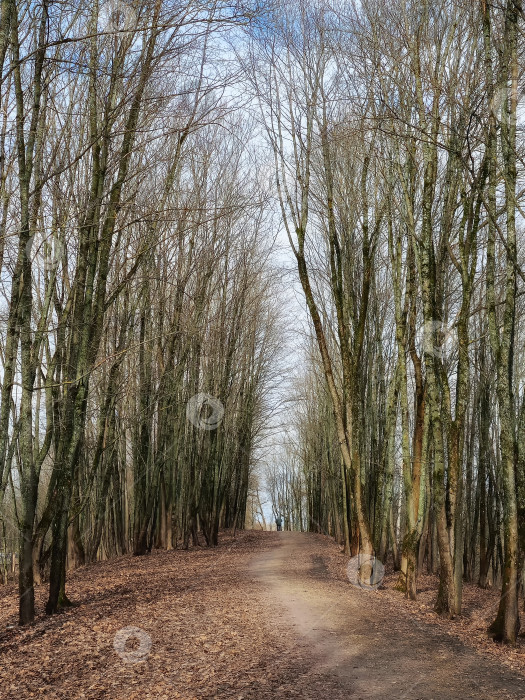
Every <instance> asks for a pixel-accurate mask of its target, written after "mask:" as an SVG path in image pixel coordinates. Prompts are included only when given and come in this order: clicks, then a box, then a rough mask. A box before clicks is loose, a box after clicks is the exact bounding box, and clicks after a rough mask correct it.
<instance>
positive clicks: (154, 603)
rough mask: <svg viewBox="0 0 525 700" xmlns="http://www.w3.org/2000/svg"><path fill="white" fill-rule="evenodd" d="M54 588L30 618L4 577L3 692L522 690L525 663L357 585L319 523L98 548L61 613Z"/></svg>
mask: <svg viewBox="0 0 525 700" xmlns="http://www.w3.org/2000/svg"><path fill="white" fill-rule="evenodd" d="M46 593H47V591H46V587H45V586H38V587H37V589H36V600H37V611H38V617H37V620H36V622H35V624H34V625H32V626H30V627H26V628H19V627H17V625H16V618H17V612H16V590H15V587H14V585H10V586H0V698H1V700H19V699H20V698H24V700H25V699H26V698H35V700H36V699H37V698H38V700H40V699H41V698H44V699H45V700H77V699H82V700H144V699H148V698H151V699H152V700H176V699H181V700H197V699H198V700H200V699H201V698H204V699H206V700H208V699H211V698H217V699H219V700H274V699H283V700H285V699H286V700H289V699H290V698H298V699H300V700H348V699H352V700H359V699H362V700H365V699H366V700H368V699H369V698H382V699H384V700H387V699H388V700H401V698H405V699H408V700H430V699H432V700H441V699H445V698H446V699H447V700H449V699H456V698H457V699H459V698H461V699H463V698H477V699H479V700H483V699H488V698H491V699H492V698H494V699H496V700H504V699H505V698H514V699H517V698H520V699H523V698H525V682H524V680H523V679H522V678H521V677H520V676H518V674H517V673H516V674H513V673H512V671H511V670H509V669H507V668H505V667H503V666H502V665H501V664H499V663H498V662H497V661H495V660H493V659H491V658H489V657H488V656H487V655H486V654H485V655H484V654H481V653H477V652H475V651H473V650H471V649H469V648H467V647H465V646H464V645H463V644H462V643H461V642H459V641H457V640H456V639H455V638H452V637H450V636H448V635H446V634H444V633H443V632H442V631H440V630H439V629H437V627H436V625H433V624H431V623H427V622H419V621H417V620H416V619H414V618H413V617H411V616H410V615H407V612H406V611H404V610H403V608H402V606H400V605H399V600H391V599H389V598H388V596H387V595H386V592H384V591H381V592H377V593H371V592H365V591H361V590H360V589H356V588H353V587H352V586H351V585H350V584H349V582H348V580H347V579H346V576H345V573H344V562H343V560H342V557H341V554H340V552H339V548H338V547H337V545H335V544H334V543H333V541H331V540H330V539H328V538H326V537H323V536H321V535H300V534H292V533H275V532H244V533H238V536H237V537H236V538H235V539H233V538H232V537H231V535H230V534H228V533H222V534H221V542H220V546H219V547H218V548H217V549H206V548H195V549H193V550H192V551H189V552H184V551H180V550H178V551H171V552H161V551H156V552H153V553H152V554H151V555H150V556H147V557H132V556H126V557H120V558H119V559H115V560H112V561H108V562H99V563H97V564H93V565H90V566H86V567H83V568H81V569H78V570H77V571H75V572H72V573H71V575H70V577H69V583H68V593H69V595H70V597H71V598H72V599H73V600H74V601H75V602H76V603H77V604H78V607H74V608H71V609H68V610H66V611H65V612H63V613H62V614H60V615H55V616H53V617H51V618H49V617H46V616H45V615H44V612H43V609H44V603H45V599H46ZM132 630H135V631H137V630H138V632H137V636H133V634H132V633H131V632H132Z"/></svg>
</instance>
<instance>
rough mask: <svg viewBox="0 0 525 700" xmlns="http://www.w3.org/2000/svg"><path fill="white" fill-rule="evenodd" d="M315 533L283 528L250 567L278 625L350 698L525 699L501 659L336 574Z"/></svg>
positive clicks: (523, 684) (522, 684) (524, 687)
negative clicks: (393, 607)
mask: <svg viewBox="0 0 525 700" xmlns="http://www.w3.org/2000/svg"><path fill="white" fill-rule="evenodd" d="M312 537H315V536H312V535H308V534H306V533H292V532H283V533H280V535H279V546H277V547H274V548H272V549H271V550H270V551H267V552H265V553H264V554H263V555H261V556H259V557H257V558H256V559H255V560H254V562H253V563H252V564H251V566H250V574H251V575H252V576H253V577H254V578H255V580H256V581H258V582H259V584H260V585H261V586H262V587H263V589H264V591H265V599H266V601H267V605H268V616H269V617H270V618H272V619H273V621H274V624H275V625H277V626H281V627H282V629H283V630H285V629H286V630H288V629H290V628H291V629H292V630H294V631H295V640H296V643H297V644H298V645H301V644H303V645H304V644H306V646H307V647H308V650H309V652H310V653H311V654H312V656H313V658H314V659H315V663H316V666H317V668H316V670H317V671H319V672H320V673H323V674H324V675H325V674H329V675H330V676H333V677H335V678H336V679H337V682H338V684H339V685H340V687H341V690H342V691H344V692H345V693H347V697H348V698H352V699H354V700H360V699H362V700H365V698H366V700H369V698H381V699H386V698H389V699H391V700H401V699H404V700H445V699H446V700H450V699H451V698H458V699H459V698H461V699H463V698H468V699H470V698H472V699H474V698H475V699H476V700H483V699H487V700H489V699H490V700H493V699H497V700H503V699H504V698H512V699H518V700H524V699H525V681H524V680H523V679H522V678H521V677H520V676H515V675H513V674H512V673H511V672H510V671H509V670H508V669H507V668H506V667H504V666H502V665H501V664H499V663H498V662H497V661H495V660H493V659H490V658H487V657H486V656H484V655H482V654H480V653H478V652H476V651H475V650H474V649H471V648H469V647H466V646H465V645H464V644H462V643H461V642H460V641H459V640H457V639H455V638H453V637H450V636H448V635H446V634H444V633H443V632H441V631H440V630H438V629H436V627H435V626H433V625H432V624H424V623H421V622H419V621H417V620H415V619H413V618H406V617H403V615H402V613H396V612H395V611H392V610H391V609H390V608H389V606H388V604H386V603H385V602H384V601H382V600H381V598H380V596H379V595H378V594H377V593H375V592H369V591H363V590H361V589H358V588H353V587H352V586H351V585H350V584H349V583H345V582H343V581H338V580H334V579H333V577H330V576H329V575H328V572H327V570H326V566H325V563H324V561H323V556H322V548H321V547H320V546H319V545H317V546H316V547H312V544H313V543H314V542H313V540H312ZM316 544H317V543H316ZM316 552H317V553H316Z"/></svg>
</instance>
